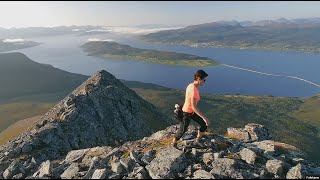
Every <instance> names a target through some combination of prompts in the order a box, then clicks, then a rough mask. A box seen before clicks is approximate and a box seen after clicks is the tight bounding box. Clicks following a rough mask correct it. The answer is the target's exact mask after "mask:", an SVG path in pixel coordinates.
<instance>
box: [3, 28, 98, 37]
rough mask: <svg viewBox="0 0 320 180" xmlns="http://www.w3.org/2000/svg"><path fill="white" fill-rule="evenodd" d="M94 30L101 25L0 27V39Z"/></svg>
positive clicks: (78, 33) (81, 32)
mask: <svg viewBox="0 0 320 180" xmlns="http://www.w3.org/2000/svg"><path fill="white" fill-rule="evenodd" d="M96 30H103V27H102V26H74V25H73V26H58V27H27V28H10V29H6V28H1V27H0V39H7V38H14V39H15V38H31V37H41V36H54V35H66V34H74V35H84V34H86V33H90V32H93V31H96Z"/></svg>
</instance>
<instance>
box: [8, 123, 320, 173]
mask: <svg viewBox="0 0 320 180" xmlns="http://www.w3.org/2000/svg"><path fill="white" fill-rule="evenodd" d="M176 130H177V126H176V125H172V126H169V127H167V128H166V129H165V130H161V131H158V132H156V133H154V134H153V135H151V136H148V137H144V138H143V139H141V140H136V141H128V142H126V143H124V144H123V145H121V146H118V147H112V146H99V147H94V148H87V149H79V150H73V151H70V152H69V153H68V154H67V155H66V156H65V157H64V158H63V159H60V160H53V161H50V160H47V161H45V162H43V163H42V164H41V165H37V166H36V168H34V169H37V170H36V171H35V173H23V172H19V171H20V170H21V169H26V167H27V166H29V165H30V164H34V163H32V162H24V163H23V162H21V161H20V162H18V161H15V162H13V163H12V164H10V166H9V167H8V168H7V169H6V170H5V172H4V173H3V177H4V178H28V179H29V178H40V177H41V178H50V179H53V178H58V179H59V178H62V179H65V178H68V179H72V178H76V179H103V178H106V179H150V178H156V179H164V178H174V179H176V178H182V179H208V178H209V179H220V178H223V179H224V178H237V179H244V178H249V179H262V178H263V179H265V178H268V179H284V178H288V179H297V178H299V179H300V178H312V177H319V175H320V167H319V166H318V165H316V164H314V163H312V162H311V161H309V160H306V159H303V156H304V155H303V153H302V152H301V151H300V150H299V149H297V148H295V147H294V146H291V145H288V144H285V143H280V142H276V141H273V140H263V141H255V142H251V143H248V142H244V141H243V140H237V139H233V138H228V137H224V136H221V135H219V134H212V133H209V134H208V136H207V137H204V138H202V139H201V142H200V143H201V144H197V143H195V141H194V139H195V137H196V131H197V129H196V128H195V127H194V126H190V127H189V129H188V131H187V132H186V134H185V135H184V136H183V138H182V141H179V142H178V147H177V148H174V147H172V146H170V142H171V140H172V138H171V137H172V136H173V135H174V134H175V133H176ZM257 144H259V146H257ZM263 144H266V145H265V146H264V145H263ZM270 144H273V147H274V148H273V149H270V148H265V147H266V146H267V147H269V146H270ZM297 159H299V160H297Z"/></svg>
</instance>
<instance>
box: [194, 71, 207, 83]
mask: <svg viewBox="0 0 320 180" xmlns="http://www.w3.org/2000/svg"><path fill="white" fill-rule="evenodd" d="M207 76H208V74H207V73H206V72H204V70H202V69H200V70H198V71H197V72H196V73H195V74H194V80H195V81H199V84H200V85H202V84H203V83H204V82H206V77H207Z"/></svg>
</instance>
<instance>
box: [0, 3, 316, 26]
mask: <svg viewBox="0 0 320 180" xmlns="http://www.w3.org/2000/svg"><path fill="white" fill-rule="evenodd" d="M318 7H320V2H313V1H307V2H306V1H272V2H267V1H262V2H261V1H253V2H251V1H240V2H237V1H211V2H210V1H209V2H208V1H200V2H198V1H197V2H196V1H191V2H190V1H179V2H178V1H167V2H165V1H155V2H154V1H148V2H140V1H126V2H125V1H120V2H116V1H80V2H77V1H67V2H62V1H40V2H37V1H1V2H0V27H2V28H13V27H15V28H24V27H57V26H72V25H76V26H84V25H91V26H138V25H163V26H174V25H175V26H189V25H195V24H203V23H209V22H216V21H232V20H235V21H260V20H276V19H280V18H286V19H299V18H316V17H320V11H319V8H318Z"/></svg>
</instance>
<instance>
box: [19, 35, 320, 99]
mask: <svg viewBox="0 0 320 180" xmlns="http://www.w3.org/2000/svg"><path fill="white" fill-rule="evenodd" d="M90 38H99V39H102V40H104V39H111V40H114V41H116V42H118V43H122V44H128V45H130V46H133V47H137V48H145V49H155V50H162V51H174V52H179V53H187V54H194V55H198V56H204V57H209V58H211V59H214V60H217V61H219V62H220V63H224V64H228V65H232V66H237V67H240V68H247V69H250V70H254V71H260V72H264V73H270V74H277V75H288V76H295V77H299V78H303V79H305V80H308V81H311V82H313V83H316V84H320V71H319V67H320V54H317V53H302V52H277V51H267V50H241V49H231V48H194V47H187V46H178V45H168V44H160V43H147V42H144V41H141V40H138V39H137V38H135V37H133V36H130V35H121V34H113V33H109V34H105V35H97V36H70V35H66V36H54V37H43V38H33V39H30V40H33V41H36V42H41V43H43V44H41V45H40V46H37V47H32V48H27V49H22V50H16V51H15V52H21V53H24V54H26V55H27V56H28V57H29V58H30V59H32V60H34V61H37V62H40V63H45V64H50V65H53V66H54V67H56V68H59V69H63V70H66V71H69V72H73V73H79V74H84V75H93V74H94V73H95V72H96V71H98V70H101V69H105V70H106V71H108V72H110V73H112V74H113V75H115V76H116V78H118V79H124V80H134V81H141V82H147V83H154V84H158V85H162V86H166V87H171V88H175V89H180V90H184V89H185V87H186V86H187V85H188V83H190V82H192V80H193V74H194V72H195V71H196V70H197V69H204V70H205V71H206V72H207V73H208V74H209V76H208V78H207V81H206V83H205V85H204V86H202V87H200V92H203V93H214V94H242V95H261V96H287V97H308V96H312V95H315V94H317V93H319V92H320V87H317V86H315V85H312V84H309V83H307V82H304V81H301V80H297V79H292V78H287V77H275V76H266V75H262V74H257V73H253V72H249V71H243V70H240V69H234V68H230V67H226V66H216V67H182V66H173V65H162V64H153V63H147V62H141V61H140V62H139V61H131V60H125V59H123V60H115V59H101V58H97V57H92V56H87V55H86V53H84V52H82V49H81V48H80V45H82V44H84V43H85V42H87V40H88V39H90Z"/></svg>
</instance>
